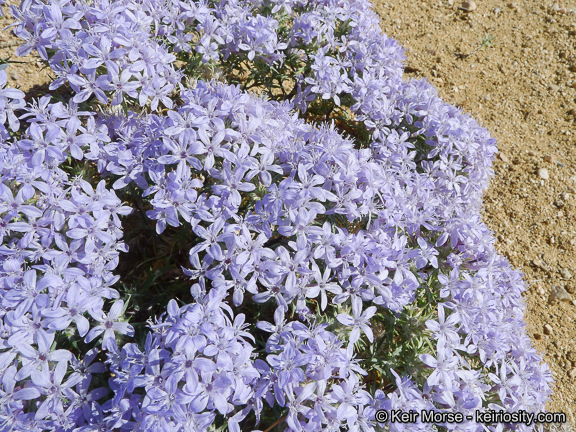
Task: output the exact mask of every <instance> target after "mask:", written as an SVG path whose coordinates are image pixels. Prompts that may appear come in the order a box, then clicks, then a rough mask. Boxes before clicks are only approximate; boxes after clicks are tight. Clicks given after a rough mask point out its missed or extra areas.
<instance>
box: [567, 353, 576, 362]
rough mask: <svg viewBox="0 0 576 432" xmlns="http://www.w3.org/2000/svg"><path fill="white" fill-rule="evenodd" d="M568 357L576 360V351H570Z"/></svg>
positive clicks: (573, 360) (572, 360)
mask: <svg viewBox="0 0 576 432" xmlns="http://www.w3.org/2000/svg"><path fill="white" fill-rule="evenodd" d="M566 358H567V359H568V360H570V361H571V362H576V351H568V354H566Z"/></svg>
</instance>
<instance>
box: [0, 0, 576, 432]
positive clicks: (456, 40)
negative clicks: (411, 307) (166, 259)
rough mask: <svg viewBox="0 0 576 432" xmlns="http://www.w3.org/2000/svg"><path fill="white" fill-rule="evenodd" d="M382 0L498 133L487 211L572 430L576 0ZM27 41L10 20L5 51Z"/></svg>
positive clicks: (41, 74) (403, 38)
mask: <svg viewBox="0 0 576 432" xmlns="http://www.w3.org/2000/svg"><path fill="white" fill-rule="evenodd" d="M14 3H15V2H14ZM374 6H375V8H376V11H377V12H378V13H379V14H380V16H381V18H382V22H381V24H382V29H383V30H384V32H385V33H386V34H388V35H389V36H392V37H394V38H395V39H397V40H398V41H399V42H400V43H401V44H402V45H403V46H404V47H405V48H406V54H407V57H408V60H407V68H406V76H407V77H426V78H428V79H429V80H430V81H431V82H432V83H433V84H434V85H435V86H436V88H437V89H438V92H439V94H440V96H441V97H442V98H443V99H444V100H446V101H448V102H450V103H452V104H454V105H456V106H459V107H462V109H463V110H464V111H465V112H467V113H469V114H470V115H472V116H473V117H474V118H476V119H477V120H478V121H479V122H480V123H481V124H482V125H484V126H485V127H486V128H488V130H490V132H491V133H492V135H493V136H494V137H495V138H496V139H497V141H498V147H499V149H500V153H499V155H498V158H497V160H496V162H495V166H494V170H495V177H494V179H493V180H492V182H491V186H490V189H489V190H488V192H487V193H486V195H485V199H484V203H485V209H484V220H485V221H486V223H487V224H488V226H489V227H490V228H491V229H492V230H493V231H494V232H495V233H496V237H497V239H498V243H497V245H496V247H497V249H498V251H499V252H500V253H502V254H503V255H505V256H506V257H507V258H508V259H509V260H510V262H511V263H512V265H513V266H514V267H515V268H518V269H520V270H522V271H523V272H524V274H525V282H526V285H527V287H528V289H527V290H526V292H525V300H526V305H527V315H526V326H527V331H528V333H529V334H530V336H531V337H532V340H533V343H534V345H535V347H536V348H537V349H538V351H539V352H540V353H542V355H543V357H544V360H545V361H546V362H547V363H548V365H549V366H550V368H551V370H552V374H553V376H554V379H555V389H554V393H553V395H552V398H551V399H550V401H549V403H548V405H547V410H548V411H552V412H565V413H566V414H567V417H568V419H569V421H570V425H566V426H565V427H563V429H565V430H570V431H576V427H575V426H574V424H575V422H574V418H575V417H576V324H575V323H576V265H575V262H576V223H575V222H576V0H567V1H563V2H561V1H558V2H557V3H547V2H546V1H545V0H533V1H530V0H524V1H520V0H516V1H513V2H510V1H509V0H507V1H500V0H477V1H476V2H472V1H464V2H462V1H460V0H443V1H440V0H409V1H408V0H386V1H384V0H374ZM3 9H4V11H5V12H7V8H6V7H4V8H3ZM9 22H10V20H9V19H7V18H0V28H2V29H3V28H5V27H6V25H7V24H8V23H9ZM18 45H19V41H18V39H17V38H15V37H14V36H13V35H12V34H11V32H10V31H6V30H0V58H3V59H6V58H7V57H9V56H13V53H14V50H15V49H16V47H17V46H18ZM13 59H14V60H19V61H24V62H25V63H24V64H13V65H10V66H9V67H8V69H7V72H8V78H9V80H8V85H9V86H14V87H19V88H21V89H22V90H23V91H25V92H28V91H29V90H30V89H32V88H33V87H35V86H36V88H38V86H41V85H43V84H45V83H46V82H48V71H47V70H41V67H42V65H41V64H40V63H38V61H37V57H36V56H34V55H28V56H26V57H23V58H15V57H13Z"/></svg>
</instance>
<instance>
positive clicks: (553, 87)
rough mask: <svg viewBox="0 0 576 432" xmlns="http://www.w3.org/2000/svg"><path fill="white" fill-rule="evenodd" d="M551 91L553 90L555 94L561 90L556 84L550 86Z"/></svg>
mask: <svg viewBox="0 0 576 432" xmlns="http://www.w3.org/2000/svg"><path fill="white" fill-rule="evenodd" d="M550 90H552V91H553V92H557V91H558V90H560V86H557V85H556V84H550Z"/></svg>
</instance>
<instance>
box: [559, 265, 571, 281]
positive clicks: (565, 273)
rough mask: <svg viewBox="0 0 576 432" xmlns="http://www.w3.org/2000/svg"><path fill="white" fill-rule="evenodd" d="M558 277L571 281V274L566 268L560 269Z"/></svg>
mask: <svg viewBox="0 0 576 432" xmlns="http://www.w3.org/2000/svg"><path fill="white" fill-rule="evenodd" d="M560 276H562V278H563V279H572V273H570V271H568V269H566V268H561V269H560Z"/></svg>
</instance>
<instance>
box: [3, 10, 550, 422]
mask: <svg viewBox="0 0 576 432" xmlns="http://www.w3.org/2000/svg"><path fill="white" fill-rule="evenodd" d="M11 11H12V15H13V16H14V18H15V23H14V32H15V34H16V35H18V36H19V37H20V38H22V39H23V40H24V44H23V45H22V46H21V47H20V48H18V50H17V54H19V55H25V54H28V53H29V52H31V51H32V50H36V51H37V52H38V54H39V55H40V57H41V58H42V59H43V60H45V61H46V62H47V64H48V65H49V66H50V68H51V69H52V71H53V72H54V74H55V75H56V80H55V81H54V82H53V83H51V85H50V89H51V90H56V89H58V88H61V87H62V86H64V87H66V88H69V89H70V91H71V92H72V94H73V96H72V97H71V98H70V100H66V101H60V102H55V101H52V98H51V97H50V96H44V97H42V98H40V99H39V100H37V101H34V102H33V103H30V104H26V103H25V102H24V94H23V93H22V92H21V91H19V90H16V89H12V88H5V85H6V73H5V72H4V71H0V120H1V122H0V139H1V145H0V175H1V187H0V188H1V192H0V196H1V199H0V216H1V218H2V219H1V221H0V235H1V236H2V246H1V248H0V318H1V320H0V381H1V386H0V430H2V431H4V430H6V431H10V430H17V431H42V430H58V431H60V430H61V431H91V430H94V431H96V430H99V431H102V430H135V431H185V430H186V431H205V430H215V428H216V427H221V426H224V425H227V427H228V428H229V429H230V430H232V431H239V430H248V429H249V428H252V429H256V428H260V429H261V430H267V431H268V430H272V429H271V428H273V427H274V426H276V424H272V423H274V421H275V420H278V421H277V424H278V425H279V426H278V427H281V428H284V430H289V431H309V430H319V429H322V430H334V431H339V430H341V429H343V428H344V429H346V430H352V431H375V430H380V429H381V428H384V427H387V428H389V430H392V431H403V430H414V431H416V430H418V431H427V430H430V431H432V430H437V427H438V426H441V427H444V428H446V429H447V430H454V431H470V432H473V431H478V432H479V431H481V430H484V427H485V425H481V424H476V423H474V422H464V423H462V424H451V423H448V424H441V425H433V424H423V423H416V424H395V423H391V424H389V425H382V424H378V423H377V422H376V421H375V412H376V411H377V410H378V409H388V410H390V409H401V410H406V411H407V410H410V409H414V410H417V411H419V410H421V409H433V410H437V411H441V412H443V411H460V412H463V413H464V414H470V413H473V412H474V411H475V410H479V409H487V408H490V409H505V410H507V411H516V410H520V409H523V410H526V411H532V412H533V411H540V410H542V409H543V407H544V403H545V402H546V398H547V396H548V394H549V393H550V383H551V376H550V373H549V371H548V369H547V366H546V365H545V364H541V357H540V356H539V355H538V353H537V352H536V351H535V349H534V348H533V347H532V346H531V343H530V340H529V338H528V337H527V335H526V332H525V331H524V329H523V325H522V317H523V310H524V306H523V303H522V299H521V292H522V290H523V289H524V288H523V282H522V279H521V274H520V273H519V272H517V271H515V270H513V269H511V267H510V264H509V263H508V262H507V261H506V260H505V259H504V258H503V257H501V256H499V255H498V254H497V253H496V251H495V249H494V240H493V237H492V235H491V233H490V231H489V230H488V229H487V227H486V226H485V225H484V224H483V223H482V221H481V219H480V212H479V209H480V206H481V195H482V191H483V190H484V189H485V188H486V186H487V182H488V179H489V177H490V176H491V175H492V170H491V168H490V166H491V160H492V157H493V156H494V154H495V152H496V151H497V150H496V146H495V141H494V140H493V139H492V138H490V136H489V134H488V132H487V131H486V130H485V129H483V128H481V127H480V126H479V125H478V124H477V123H476V122H475V121H474V120H473V119H471V118H470V117H468V116H466V115H464V114H463V113H462V112H461V111H460V110H458V109H457V108H455V107H452V106H450V105H449V104H446V103H445V102H443V101H442V100H440V98H439V97H438V96H437V94H436V92H435V90H434V89H433V88H432V87H431V85H430V84H429V83H428V82H427V81H425V80H413V81H403V80H402V61H403V59H404V57H403V52H402V49H401V47H400V46H399V45H398V44H397V43H396V42H395V41H394V40H392V39H390V38H388V37H386V36H384V35H383V34H381V31H380V28H379V26H378V18H377V16H376V15H375V13H374V12H373V11H372V10H371V8H370V4H369V3H368V2H366V1H365V0H350V1H348V0H342V1H340V0H329V1H300V0H299V1H292V0H287V1H254V2H244V1H238V0H230V1H227V0H224V1H221V2H214V1H211V2H206V1H191V0H186V1H176V0H174V1H168V2H164V1H157V0H121V1H116V2H109V1H107V0H92V1H68V0H63V1H59V2H51V3H49V4H48V5H47V4H44V3H43V2H41V1H39V0H25V1H23V2H22V4H21V5H20V7H15V6H11ZM190 65H192V66H193V67H191V66H190ZM207 71H208V72H210V74H211V76H212V77H213V78H218V79H219V80H220V81H219V80H205V79H203V75H205V74H206V73H207ZM250 71H255V72H257V73H253V74H252V75H250V73H251V72H250ZM242 76H244V77H245V78H244V81H242ZM285 77H287V78H285ZM283 81H285V82H284V83H283ZM230 82H232V83H238V84H237V85H230V84H229V83H230ZM64 87H62V88H64ZM285 87H286V88H285ZM248 88H251V89H252V90H253V92H248V91H246V90H247V89H248ZM266 91H267V93H266V96H262V95H257V94H254V92H266ZM119 108H120V109H119ZM128 190H136V191H137V192H136V193H137V194H138V196H139V197H140V198H141V199H144V200H146V204H147V207H146V209H145V213H146V216H147V217H148V218H149V219H150V220H152V221H155V229H156V233H157V234H158V235H160V236H161V235H163V234H164V233H165V232H166V231H167V230H168V229H177V230H181V231H182V232H184V233H185V235H187V236H188V237H189V238H190V239H191V242H190V244H189V246H188V248H189V266H187V267H186V268H183V269H182V271H183V275H185V276H186V277H188V278H189V279H190V292H189V294H186V293H183V294H182V298H184V299H186V298H188V299H189V300H188V303H186V302H183V303H182V304H181V305H179V304H178V302H177V301H176V300H175V299H172V300H170V301H169V302H168V303H167V309H166V311H165V312H164V313H162V314H161V315H160V316H158V317H150V321H149V328H150V331H149V332H148V333H146V334H145V336H144V337H143V338H142V340H136V339H134V338H133V337H134V335H135V333H136V329H135V325H134V326H133V325H131V324H129V322H128V318H127V317H128V316H129V315H130V314H129V312H130V307H131V305H130V302H129V301H128V298H127V296H126V295H125V293H124V292H123V291H122V287H123V285H122V280H121V278H120V276H119V275H117V274H115V269H116V268H117V267H118V264H119V261H120V260H121V259H122V256H124V255H125V254H129V253H130V252H129V251H128V248H127V245H126V244H125V243H124V242H123V240H122V239H123V237H124V231H128V230H129V229H130V227H127V226H124V227H123V226H122V218H123V217H126V216H127V215H128V214H130V213H131V212H132V211H133V209H132V208H131V207H130V206H128V205H126V203H125V201H127V200H128V198H127V197H128V194H127V192H126V191H128ZM139 210H141V209H139ZM121 252H122V254H121ZM136 288H137V287H136ZM423 292H425V293H428V294H430V296H429V297H426V298H423V297H422V295H423V294H422V293H423ZM250 308H252V309H254V308H256V309H258V310H259V311H261V313H260V312H259V313H258V314H256V313H254V314H252V315H247V313H248V312H247V310H249V309H250ZM413 309H421V310H427V311H432V312H431V313H430V314H429V316H427V317H426V319H425V321H424V322H425V326H424V328H423V329H421V330H420V333H421V334H418V335H414V337H415V338H421V340H423V341H427V343H423V344H422V349H421V351H418V353H417V360H418V363H417V364H415V365H414V367H416V368H418V369H419V370H420V373H419V374H414V375H413V376H410V375H408V374H404V373H398V372H397V371H394V370H391V371H390V375H391V376H392V379H388V380H387V382H386V384H387V386H386V388H385V389H384V388H377V387H378V386H375V385H370V384H369V382H370V381H369V377H370V376H372V375H373V371H372V370H370V367H371V366H370V364H371V363H370V362H369V361H368V360H369V359H367V358H366V353H367V352H368V351H367V348H366V346H367V345H368V344H370V343H373V346H379V344H380V341H381V340H382V338H383V333H386V330H385V329H384V330H382V328H381V325H380V324H379V319H380V318H379V317H380V316H381V315H382V314H383V313H388V312H389V313H391V314H392V315H393V316H394V315H396V316H399V315H400V314H402V313H403V311H406V310H413ZM239 311H243V312H240V313H239ZM70 341H72V342H70ZM426 346H428V347H430V348H428V349H427V348H426ZM374 355H375V358H376V359H381V360H382V362H385V361H386V360H387V359H390V358H391V357H392V356H394V353H392V352H374ZM400 372H405V371H400ZM384 382H385V378H384V377H382V376H379V378H378V381H377V383H384ZM272 413H274V414H272ZM278 413H281V414H280V415H278ZM273 415H275V416H276V417H273ZM271 422H272V423H271ZM487 427H488V429H489V430H491V431H500V430H503V428H506V429H510V430H529V429H530V427H528V426H527V425H522V424H518V425H496V424H494V425H488V426H487Z"/></svg>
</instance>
